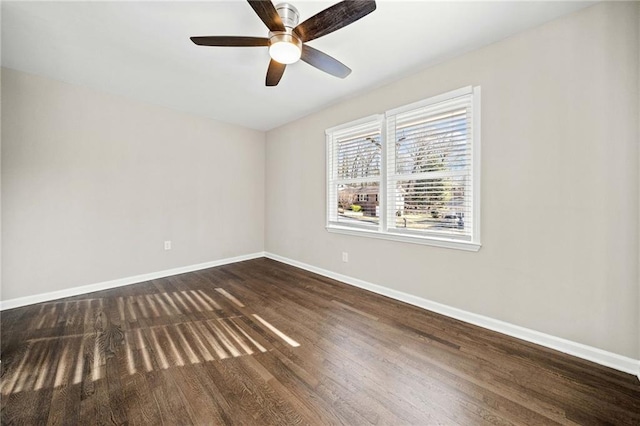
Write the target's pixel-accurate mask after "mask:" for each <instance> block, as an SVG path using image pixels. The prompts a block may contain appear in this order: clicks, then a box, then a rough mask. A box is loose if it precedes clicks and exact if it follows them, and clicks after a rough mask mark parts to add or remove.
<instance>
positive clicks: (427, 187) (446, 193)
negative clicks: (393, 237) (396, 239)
mask: <svg viewBox="0 0 640 426" xmlns="http://www.w3.org/2000/svg"><path fill="white" fill-rule="evenodd" d="M389 189H390V191H389V192H390V194H395V197H393V198H392V199H391V200H390V206H389V208H390V209H393V211H394V214H395V227H396V228H407V229H413V230H429V231H436V232H445V233H455V234H463V233H464V230H465V227H466V228H467V229H468V227H469V225H470V223H469V222H470V219H471V204H470V200H469V199H468V198H465V194H466V193H467V192H468V191H469V182H468V179H467V177H466V176H458V177H448V178H434V179H416V180H402V181H397V182H396V184H395V185H392V187H390V188H389ZM390 226H391V227H393V226H394V225H393V224H390Z"/></svg>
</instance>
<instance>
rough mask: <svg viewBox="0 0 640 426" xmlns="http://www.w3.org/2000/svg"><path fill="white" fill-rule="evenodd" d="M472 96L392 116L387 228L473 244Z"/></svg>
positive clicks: (388, 147) (396, 113)
mask: <svg viewBox="0 0 640 426" xmlns="http://www.w3.org/2000/svg"><path fill="white" fill-rule="evenodd" d="M472 106H473V99H472V95H471V93H469V94H465V95H461V96H457V97H455V98H452V99H448V100H444V101H440V102H437V103H430V104H427V105H424V106H413V107H409V108H408V109H407V108H405V109H403V110H399V111H398V110H396V111H392V112H391V113H389V114H388V115H387V122H386V124H387V144H386V153H387V187H386V193H387V228H388V229H389V230H392V231H394V232H405V233H420V234H425V233H426V234H435V235H436V236H438V235H440V236H442V237H445V238H455V239H464V240H471V238H472V232H473V193H472V190H473V185H472V182H471V178H472V176H473V159H472V134H473V132H472V130H473V129H472Z"/></svg>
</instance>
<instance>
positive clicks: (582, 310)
mask: <svg viewBox="0 0 640 426" xmlns="http://www.w3.org/2000/svg"><path fill="white" fill-rule="evenodd" d="M639 6H640V4H638V3H603V4H598V5H596V6H593V7H590V8H588V9H585V10H583V11H581V12H578V13H577V14H574V15H570V16H568V17H566V18H563V19H560V20H558V21H554V22H551V23H549V24H547V25H544V26H542V27H540V28H537V29H533V30H530V31H527V32H525V33H522V34H520V35H518V36H515V37H512V38H509V39H507V40H504V41H502V42H499V43H496V44H494V45H491V46H488V47H486V48H483V49H481V50H478V51H475V52H472V53H469V54H466V55H464V56H461V57H458V58H456V59H453V60H450V61H447V62H445V63H442V64H439V65H437V66H434V67H431V68H429V69H426V70H424V71H422V72H420V73H418V74H416V75H414V76H411V77H409V78H405V79H403V80H400V81H398V82H396V83H393V84H390V85H387V86H384V87H381V88H378V89H376V90H372V91H371V92H369V93H367V94H365V95H362V96H359V97H356V98H353V99H351V100H348V101H346V102H343V103H340V104H338V105H335V106H333V107H330V108H328V109H326V110H324V111H321V112H319V113H316V114H313V115H311V116H308V117H306V118H303V119H301V120H298V121H296V122H294V123H291V124H288V125H286V126H283V127H281V128H278V129H275V130H273V131H270V132H268V134H267V152H266V173H267V186H266V193H267V194H268V197H267V199H266V241H265V247H266V250H267V251H269V252H272V253H275V254H278V255H281V256H285V257H288V258H291V259H294V260H297V261H300V262H304V263H307V264H310V265H314V266H316V267H320V268H325V269H328V270H330V271H334V272H337V273H342V274H346V275H348V276H351V277H355V278H359V279H363V280H366V281H369V282H372V283H375V284H379V285H382V286H386V287H389V288H392V289H396V290H399V291H403V292H407V293H410V294H413V295H417V296H420V297H424V298H426V299H430V300H433V301H437V302H440V303H444V304H447V305H450V306H453V307H457V308H461V309H464V310H467V311H470V312H474V313H478V314H482V315H486V316H489V317H492V318H496V319H500V320H504V321H507V322H510V323H513V324H517V325H521V326H524V327H527V328H531V329H534V330H538V331H541V332H544V333H548V334H551V335H555V336H559V337H563V338H566V339H569V340H572V341H576V342H581V343H584V344H587V345H591V346H595V347H598V348H602V349H605V350H608V351H612V352H615V353H618V354H621V355H625V356H629V357H633V358H636V359H637V358H638V357H639V356H640V352H639V342H638V340H639V337H638V336H639V335H640V325H639V324H638V316H639V315H638V297H639V295H638V293H639V288H638V282H639V280H638V259H639V247H638V236H639V228H638V226H639V223H640V220H639V215H638V211H639V197H638V196H639V190H638V189H639V188H638V187H639V179H640V177H639V176H638V165H639V152H638V132H639V130H638V123H637V120H638V108H639V105H638V92H637V90H634V88H636V89H637V84H638V72H639V69H638V13H639V12H638V9H639ZM467 85H480V86H481V87H482V243H483V247H482V248H481V249H480V251H479V252H478V253H470V252H464V251H457V250H451V249H444V248H435V247H428V246H420V245H413V244H406V243H398V242H390V241H383V240H376V239H367V238H363V237H353V236H346V235H338V234H330V233H328V232H327V231H326V230H325V228H324V226H325V141H324V130H325V129H326V128H328V127H331V126H335V125H337V124H341V123H344V122H347V121H349V120H354V119H357V118H361V117H364V116H367V115H369V114H373V113H380V112H384V111H385V110H386V109H389V108H394V107H397V106H400V105H403V104H406V103H409V102H413V101H417V100H420V99H423V98H426V97H429V96H432V95H437V94H439V93H443V92H446V91H449V90H452V89H457V88H460V87H463V86H467ZM342 251H347V252H349V263H342V262H341V252H342Z"/></svg>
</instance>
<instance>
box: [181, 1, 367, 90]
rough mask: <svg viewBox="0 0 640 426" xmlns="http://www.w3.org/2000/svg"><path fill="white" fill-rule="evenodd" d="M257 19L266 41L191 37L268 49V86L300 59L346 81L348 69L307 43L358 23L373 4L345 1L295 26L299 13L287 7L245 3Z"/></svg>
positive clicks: (204, 41)
mask: <svg viewBox="0 0 640 426" xmlns="http://www.w3.org/2000/svg"><path fill="white" fill-rule="evenodd" d="M248 1H249V5H250V6H251V7H252V8H253V10H254V11H255V12H256V14H257V15H258V17H260V19H261V20H262V22H264V23H265V25H266V26H267V28H269V36H268V37H235V36H201V37H191V41H193V42H194V43H195V44H197V45H199V46H233V47H253V46H265V47H267V46H268V47H269V56H271V61H270V62H269V68H268V69H267V79H266V85H267V86H276V85H277V84H278V83H279V82H280V79H281V78H282V74H284V70H285V68H286V67H287V65H288V64H293V63H294V62H297V61H298V60H299V59H302V60H303V61H305V62H306V63H308V64H309V65H311V66H314V67H316V68H318V69H319V70H322V71H324V72H326V73H329V74H331V75H334V76H336V77H340V78H345V77H346V76H348V75H349V74H350V73H351V69H350V68H349V67H347V66H346V65H344V64H343V63H341V62H340V61H338V60H337V59H334V58H332V57H331V56H329V55H327V54H326V53H323V52H321V51H319V50H317V49H314V48H313V47H311V46H308V45H307V44H306V43H307V42H308V41H311V40H314V39H316V38H318V37H322V36H325V35H327V34H329V33H332V32H334V31H336V30H339V29H340V28H342V27H346V26H347V25H349V24H352V23H353V22H355V21H357V20H358V19H360V18H362V17H364V16H366V15H368V14H369V13H371V12H373V11H374V10H376V2H375V1H373V0H345V1H341V2H340V3H337V4H334V5H333V6H331V7H328V8H327V9H325V10H323V11H322V12H320V13H317V14H316V15H314V16H312V17H311V18H309V19H307V20H306V21H304V22H303V23H301V24H299V25H298V19H299V13H298V10H297V9H296V8H295V7H293V6H292V5H290V4H289V3H280V4H278V5H276V6H274V5H273V3H271V0H248Z"/></svg>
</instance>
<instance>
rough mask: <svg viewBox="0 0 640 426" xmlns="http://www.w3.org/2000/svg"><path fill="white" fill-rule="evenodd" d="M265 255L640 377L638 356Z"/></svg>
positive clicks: (271, 254)
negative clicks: (623, 354)
mask: <svg viewBox="0 0 640 426" xmlns="http://www.w3.org/2000/svg"><path fill="white" fill-rule="evenodd" d="M265 257H267V258H269V259H273V260H276V261H278V262H282V263H286V264H288V265H291V266H295V267H297V268H300V269H305V270H307V271H310V272H314V273H316V274H319V275H323V276H325V277H328V278H332V279H334V280H337V281H341V282H344V283H346V284H350V285H353V286H355V287H359V288H362V289H365V290H369V291H372V292H374V293H378V294H381V295H383V296H387V297H390V298H392V299H396V300H399V301H402V302H405V303H409V304H411V305H414V306H418V307H420V308H424V309H427V310H429V311H433V312H436V313H439V314H442V315H445V316H448V317H451V318H455V319H458V320H460V321H464V322H468V323H470V324H473V325H477V326H480V327H483V328H487V329H489V330H493V331H497V332H498V333H502V334H506V335H508V336H512V337H516V338H518V339H522V340H525V341H527V342H531V343H535V344H538V345H541V346H545V347H547V348H550V349H554V350H557V351H560V352H563V353H566V354H569V355H573V356H576V357H578V358H582V359H586V360H588V361H592V362H595V363H597V364H601V365H604V366H606V367H611V368H613V369H616V370H620V371H624V372H625V373H630V374H633V375H636V376H638V379H640V360H637V359H633V358H629V357H626V356H622V355H618V354H615V353H613V352H608V351H605V350H602V349H598V348H594V347H592V346H587V345H584V344H582V343H577V342H573V341H571V340H566V339H563V338H560V337H556V336H552V335H550V334H545V333H541V332H539V331H535V330H531V329H528V328H524V327H520V326H518V325H515V324H510V323H508V322H504V321H500V320H497V319H493V318H489V317H486V316H484V315H478V314H474V313H472V312H467V311H463V310H462V309H458V308H454V307H451V306H447V305H443V304H441V303H437V302H433V301H431V300H427V299H423V298H422V297H418V296H414V295H411V294H408V293H403V292H401V291H397V290H393V289H390V288H387V287H383V286H380V285H377V284H372V283H369V282H367V281H363V280H359V279H357V278H352V277H349V276H347V275H342V274H338V273H335V272H332V271H329V270H326V269H322V268H317V267H315V266H312V265H308V264H306V263H302V262H298V261H297V260H293V259H289V258H286V257H282V256H279V255H277V254H273V253H269V252H266V253H265Z"/></svg>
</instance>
